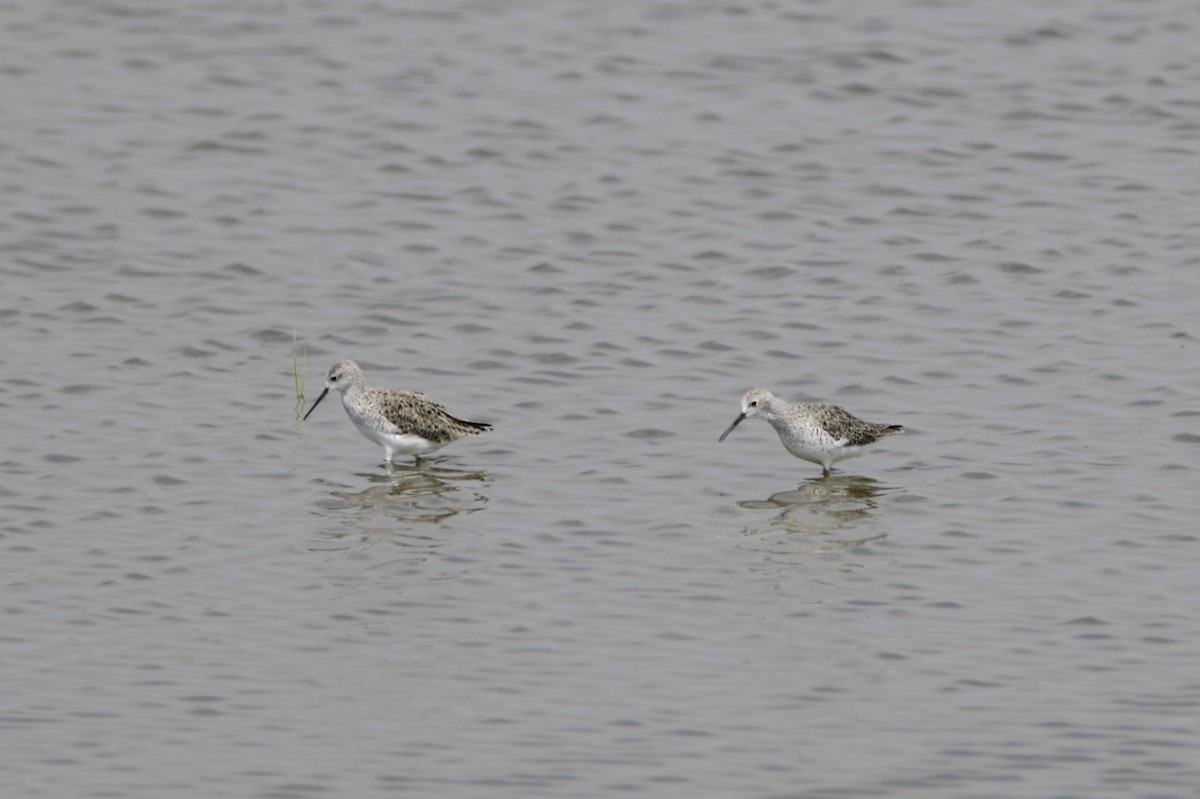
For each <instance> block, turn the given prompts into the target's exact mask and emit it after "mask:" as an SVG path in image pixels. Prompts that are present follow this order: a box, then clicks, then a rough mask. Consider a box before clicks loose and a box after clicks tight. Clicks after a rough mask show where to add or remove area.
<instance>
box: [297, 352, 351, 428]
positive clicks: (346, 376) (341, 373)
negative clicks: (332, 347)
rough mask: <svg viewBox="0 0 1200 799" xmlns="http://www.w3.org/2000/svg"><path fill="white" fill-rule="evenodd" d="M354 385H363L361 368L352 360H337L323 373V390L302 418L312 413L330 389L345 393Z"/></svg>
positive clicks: (306, 418)
mask: <svg viewBox="0 0 1200 799" xmlns="http://www.w3.org/2000/svg"><path fill="white" fill-rule="evenodd" d="M355 386H358V387H359V388H362V386H363V373H362V369H359V368H358V364H356V363H355V362H354V361H348V360H347V361H338V362H337V363H335V364H334V365H333V366H331V367H329V371H328V372H326V373H325V390H324V391H322V392H321V396H319V397H317V399H316V401H315V402H314V403H313V404H312V407H310V408H309V409H308V413H306V414H304V420H305V421H307V420H308V417H309V416H311V415H312V412H313V411H315V410H316V409H317V406H318V405H320V404H321V400H323V399H325V395H326V394H328V393H329V392H330V391H340V392H342V394H345V393H346V392H347V391H349V390H350V389H352V388H354V387H355Z"/></svg>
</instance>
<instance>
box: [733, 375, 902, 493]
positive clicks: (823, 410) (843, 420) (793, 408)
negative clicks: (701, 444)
mask: <svg viewBox="0 0 1200 799" xmlns="http://www.w3.org/2000/svg"><path fill="white" fill-rule="evenodd" d="M755 416H757V417H760V418H762V419H766V420H767V421H768V422H770V423H771V427H774V428H775V432H776V433H779V440H780V441H782V442H783V447H784V449H786V450H787V451H788V452H790V453H792V454H793V455H795V456H796V457H797V458H800V459H801V460H806V461H809V462H811V463H818V464H820V465H821V468H822V469H823V470H824V476H825V477H828V476H829V470H830V468H832V467H833V464H835V463H837V462H838V461H841V460H845V459H846V458H853V457H855V456H857V455H861V454H863V452H864V451H865V450H866V448H867V447H868V446H870V445H871V444H874V443H875V442H876V441H878V440H879V439H881V438H884V437H885V436H890V435H894V434H896V433H903V432H904V428H903V427H902V426H900V425H898V424H879V423H877V422H864V421H863V420H862V419H859V418H858V417H857V416H855V415H854V414H852V413H850V412H849V411H845V410H842V409H841V408H839V407H838V406H836V405H804V404H801V403H794V402H787V401H785V400H781V399H779V398H778V397H776V396H775V395H774V394H772V393H771V392H770V391H767V390H766V389H765V388H752V389H750V390H749V391H747V392H746V395H745V396H744V397H742V412H741V413H739V414H738V417H737V418H736V419H734V420H733V424H731V425H729V428H728V429H727V430H726V431H725V432H724V433H722V434H721V437H720V438H719V439H717V440H718V441H724V440H725V437H726V436H727V435H729V434H730V433H732V432H733V428H735V427H737V426H738V425H739V424H741V423H742V420H743V419H750V418H752V417H755Z"/></svg>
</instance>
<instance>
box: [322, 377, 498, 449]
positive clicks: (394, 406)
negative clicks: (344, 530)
mask: <svg viewBox="0 0 1200 799" xmlns="http://www.w3.org/2000/svg"><path fill="white" fill-rule="evenodd" d="M331 389H332V390H334V391H340V392H341V394H342V407H343V408H345V409H346V415H347V416H349V417H350V421H352V422H354V426H355V427H357V428H358V432H360V433H362V434H363V435H364V436H366V437H367V438H369V439H370V440H371V441H374V442H375V443H376V444H379V445H380V446H382V447H383V459H384V461H385V462H386V463H389V464H390V463H391V462H392V459H393V458H395V457H396V456H397V455H412V456H413V457H414V458H416V460H417V461H418V462H420V460H421V456H422V455H428V454H429V453H431V452H435V451H436V450H439V449H441V448H442V447H444V446H446V445H447V444H449V443H450V442H452V441H457V440H458V439H460V438H463V437H464V436H477V435H479V434H480V433H482V432H485V431H486V430H489V429H491V425H490V424H487V423H485V422H468V421H467V420H465V419H457V418H455V417H453V416H451V415H450V414H448V413H446V409H445V408H443V407H442V406H441V405H438V404H437V403H436V402H434V401H433V400H431V399H429V398H428V397H426V396H425V395H424V394H420V393H418V392H416V391H397V390H395V389H391V388H367V387H366V384H365V383H364V380H363V373H362V369H360V368H358V364H356V363H355V362H354V361H338V362H337V363H335V364H334V365H333V366H331V367H329V371H328V372H327V373H326V374H325V390H324V391H322V392H321V396H319V397H317V400H316V402H314V403H313V404H312V407H311V408H309V409H308V413H306V414H304V419H305V420H307V419H308V417H309V415H310V414H312V412H313V411H314V410H316V408H317V406H318V405H320V404H321V400H323V399H325V395H326V394H328V393H329V391H330V390H331Z"/></svg>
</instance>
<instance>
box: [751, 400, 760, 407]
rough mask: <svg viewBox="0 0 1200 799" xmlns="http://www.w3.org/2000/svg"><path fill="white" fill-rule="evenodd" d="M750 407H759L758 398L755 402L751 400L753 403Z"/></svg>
mask: <svg viewBox="0 0 1200 799" xmlns="http://www.w3.org/2000/svg"><path fill="white" fill-rule="evenodd" d="M750 407H751V408H757V407H758V400H754V401H753V402H751V403H750Z"/></svg>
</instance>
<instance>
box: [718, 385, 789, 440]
mask: <svg viewBox="0 0 1200 799" xmlns="http://www.w3.org/2000/svg"><path fill="white" fill-rule="evenodd" d="M774 401H775V395H774V394H772V393H771V392H770V391H767V390H766V389H765V388H752V389H750V390H749V391H747V392H746V394H745V395H744V396H743V397H742V412H741V413H739V414H738V417H737V418H736V419H734V420H733V424H731V425H729V427H727V428H726V429H725V432H724V433H722V434H721V437H720V438H719V439H717V440H718V441H724V440H725V436H727V435H729V434H730V433H732V432H733V428H735V427H737V426H738V425H739V424H741V423H742V420H743V419H749V418H750V417H752V416H763V415H766V414H770V413H771V403H772V402H774Z"/></svg>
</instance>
